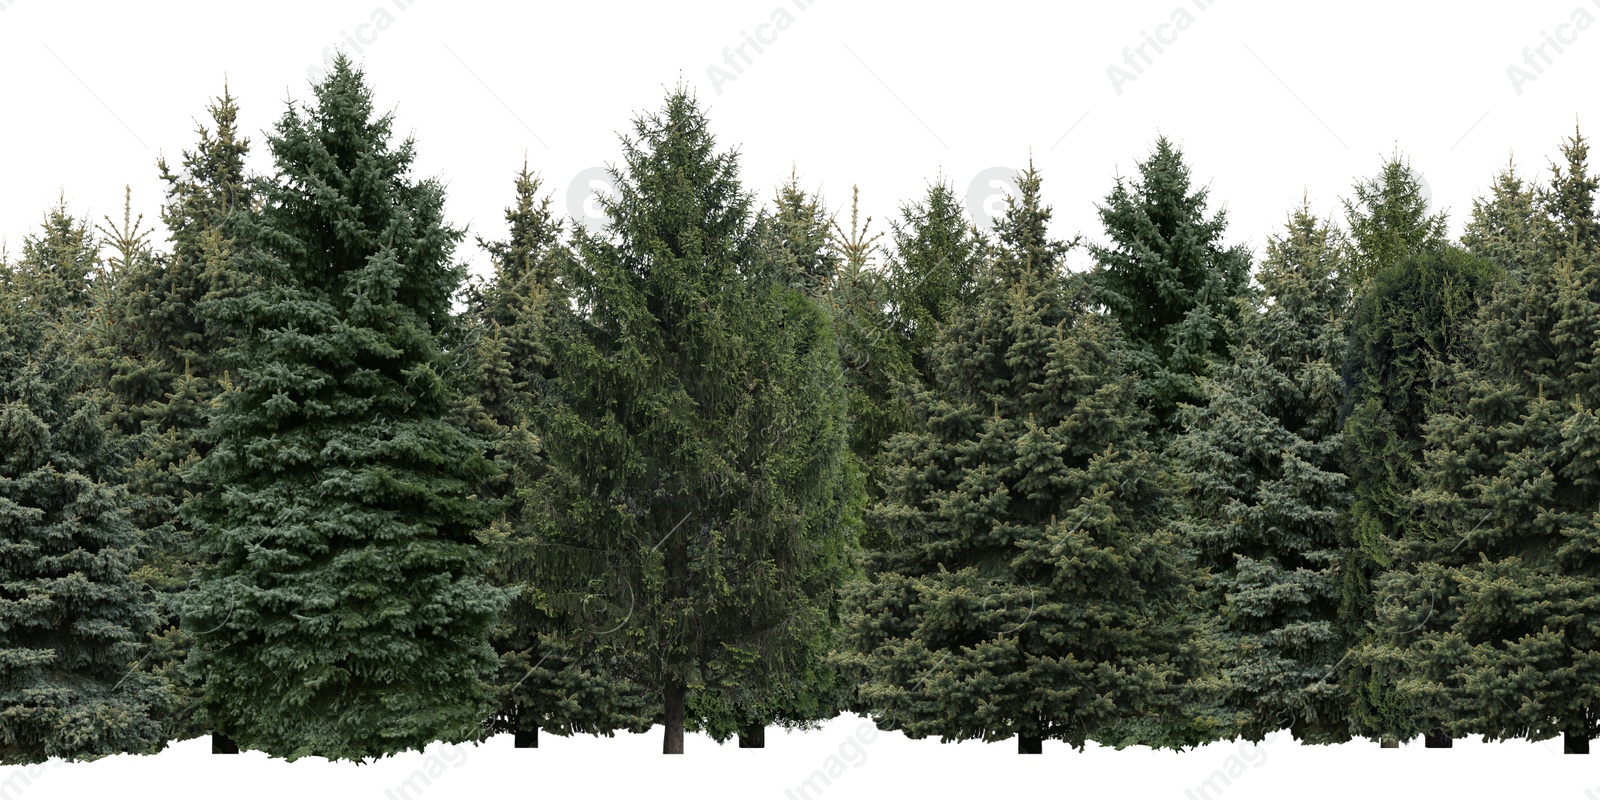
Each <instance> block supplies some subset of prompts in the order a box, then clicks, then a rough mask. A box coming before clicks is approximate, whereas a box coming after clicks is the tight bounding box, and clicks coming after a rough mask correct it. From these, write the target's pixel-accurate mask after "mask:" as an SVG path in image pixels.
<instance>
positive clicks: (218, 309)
mask: <svg viewBox="0 0 1600 800" xmlns="http://www.w3.org/2000/svg"><path fill="white" fill-rule="evenodd" d="M313 90H314V92H315V96H316V100H315V103H313V104H310V105H294V104H291V106H290V107H289V108H288V110H286V111H285V113H284V115H283V117H282V118H281V119H280V120H279V122H278V124H277V126H276V129H275V131H276V132H275V133H274V134H273V135H270V136H269V137H268V146H269V149H270V151H271V153H272V156H273V161H274V165H275V172H276V174H275V175H274V176H273V177H272V178H271V179H268V180H264V181H263V182H262V184H261V185H260V187H259V192H260V197H261V202H260V206H259V208H252V209H250V210H249V211H248V213H245V214H243V215H242V217H243V218H242V219H240V220H239V221H238V224H239V228H238V230H239V240H240V252H239V259H240V264H241V268H242V269H243V270H244V271H245V272H246V273H248V274H250V275H252V276H256V277H259V283H258V285H255V286H251V287H248V288H247V290H246V291H245V292H244V293H243V294H241V295H239V296H235V297H230V298H223V299H219V300H217V301H215V302H213V303H210V304H209V305H210V309H209V311H207V312H205V313H208V314H209V315H214V317H211V318H214V319H217V320H219V322H220V323H221V324H224V325H226V326H227V327H226V328H225V330H228V331H230V332H232V333H233V334H234V335H235V336H237V340H236V345H235V346H234V347H233V348H232V349H230V351H229V352H228V354H227V356H228V359H227V362H226V363H227V364H228V366H229V367H230V368H231V369H232V373H231V374H232V376H233V377H232V378H231V385H230V386H228V387H227V388H226V391H225V393H224V395H223V397H222V399H221V402H220V407H219V408H218V409H216V410H215V411H214V412H213V413H212V415H211V417H210V427H209V428H208V430H207V434H206V436H207V441H208V443H209V444H210V445H211V447H212V449H211V450H210V452H208V453H207V454H206V455H205V457H204V458H203V459H201V461H200V462H199V464H197V465H196V466H195V467H193V468H192V469H191V470H190V471H189V472H188V473H187V474H186V477H187V478H189V479H191V480H193V481H195V482H196V483H197V484H198V485H199V486H200V487H201V488H202V489H203V492H202V493H201V494H200V495H199V496H198V497H197V498H196V499H195V500H194V501H192V502H191V503H188V504H186V505H185V506H184V509H183V510H184V515H185V518H186V519H187V520H188V521H189V522H190V523H191V524H194V525H195V526H196V527H197V529H198V534H197V537H196V544H197V547H196V551H197V557H198V558H199V559H200V560H202V561H203V562H204V565H203V568H202V570H201V572H200V577H199V582H198V585H197V586H196V587H195V588H194V589H193V590H192V591H190V592H188V593H186V594H185V596H184V597H183V598H182V602H181V605H180V612H181V616H182V620H183V624H184V627H185V628H186V629H188V630H189V631H190V632H191V634H192V635H193V637H194V640H193V641H194V645H193V647H192V649H191V650H190V653H189V660H188V665H189V667H190V668H191V671H192V673H193V674H195V675H199V676H203V677H204V681H205V685H204V703H205V707H206V712H207V715H208V717H209V719H210V721H211V722H212V723H213V724H214V726H215V728H216V729H217V730H218V731H220V732H221V733H224V734H226V735H228V736H229V737H231V738H232V739H233V740H234V741H236V742H237V743H238V745H239V746H240V747H247V748H252V749H259V750H263V751H266V752H267V753H269V754H272V755H276V756H283V757H287V758H290V759H294V758H298V757H300V756H305V755H319V756H324V757H327V758H331V759H335V760H338V759H352V760H357V759H365V758H376V757H380V756H383V755H387V754H392V753H395V752H399V751H403V750H407V749H421V748H422V747H424V746H426V745H427V744H429V743H430V742H433V741H439V740H443V741H464V740H469V739H476V738H478V737H480V736H481V735H482V727H483V720H484V719H486V718H487V716H488V714H489V711H490V708H489V702H488V699H487V697H486V692H485V687H484V683H483V681H484V679H485V678H487V677H489V676H490V675H491V674H492V671H493V670H494V668H495V665H496V659H495V654H494V651H493V650H492V648H491V647H490V646H489V643H488V638H487V637H488V634H489V632H490V629H491V627H492V626H493V624H494V622H495V619H496V615H497V613H498V611H499V609H500V607H501V606H502V604H503V601H504V594H503V593H502V592H500V591H499V590H496V589H493V588H491V587H489V586H487V585H486V582H485V580H484V578H483V569H484V566H485V563H484V562H485V560H486V559H485V555H486V548H485V547H484V546H483V544H482V542H481V541H480V540H479V538H478V535H477V534H478V533H479V532H480V531H481V530H482V529H483V528H485V527H486V526H487V524H488V523H489V521H490V515H491V514H492V513H493V510H494V506H493V504H491V503H485V502H481V501H479V500H478V498H477V496H476V494H475V493H476V492H477V491H478V490H479V489H480V487H481V486H482V485H483V483H484V481H485V480H486V479H487V478H489V477H490V475H491V474H492V473H493V470H494V468H493V465H492V464H491V463H490V462H488V461H487V460H486V459H485V458H484V456H483V443H482V442H481V440H479V439H476V438H475V437H472V436H470V435H468V434H467V433H466V432H464V431H463V430H462V429H461V427H460V426H459V424H457V423H456V422H454V421H453V420H452V419H451V414H452V398H451V396H450V393H449V391H448V387H447V385H446V384H445V383H444V381H443V379H442V378H441V377H440V370H441V367H442V366H443V356H442V355H441V352H440V349H439V344H438V337H439V335H440V331H441V330H443V329H445V328H446V326H447V325H448V324H449V313H450V302H451V297H452V295H454V294H455V293H456V291H457V289H458V288H459V286H460V284H461V281H462V277H463V273H464V268H463V267H462V266H461V265H459V264H456V263H453V262H452V261H451V260H450V259H451V252H452V249H453V247H454V246H455V244H456V243H457V241H459V239H460V237H461V232H460V231H458V230H456V229H453V228H450V227H449V226H447V225H446V224H445V223H444V221H443V219H442V211H443V208H442V207H443V201H444V195H443V190H442V188H441V186H440V184H439V183H438V182H437V181H434V180H418V179H415V178H413V177H411V175H410V169H411V167H412V165H413V163H414V161H415V158H416V151H415V145H414V143H413V141H412V140H410V139H407V140H405V141H403V142H402V143H400V144H399V145H398V146H394V145H392V144H391V130H392V117H391V116H389V115H383V116H374V112H373V107H372V96H371V92H370V90H369V89H368V88H367V85H366V83H365V78H364V77H363V75H362V73H361V72H360V71H359V70H357V69H356V68H355V67H354V66H352V65H351V63H350V62H349V61H348V59H345V58H343V57H341V58H339V59H338V60H337V61H336V62H335V64H334V68H333V70H332V72H330V74H329V75H328V77H327V78H326V79H325V80H324V81H322V82H321V83H319V84H317V85H315V86H314V87H313Z"/></svg>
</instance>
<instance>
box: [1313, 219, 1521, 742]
mask: <svg viewBox="0 0 1600 800" xmlns="http://www.w3.org/2000/svg"><path fill="white" fill-rule="evenodd" d="M1499 275H1500V272H1499V269H1498V268H1497V267H1496V266H1495V265H1494V264H1492V263H1491V262H1488V261H1484V260H1482V259H1479V258H1475V257H1473V256H1472V255H1470V254H1468V253H1467V252H1466V251H1464V250H1461V249H1459V248H1456V247H1449V246H1447V247H1446V248H1445V249H1443V250H1439V251H1434V252H1426V253H1422V254H1420V255H1414V256H1409V257H1406V258H1404V259H1403V260H1401V261H1400V262H1399V263H1396V264H1392V265H1390V266H1387V267H1384V268H1381V269H1379V270H1378V271H1377V272H1376V273H1375V274H1374V275H1373V277H1372V280H1371V281H1370V282H1369V283H1368V284H1366V286H1365V287H1364V288H1363V289H1362V290H1361V292H1360V294H1359V296H1358V297H1359V299H1358V301H1357V306H1356V309H1355V312H1354V318H1353V321H1352V331H1351V344H1350V350H1349V354H1348V358H1347V360H1346V364H1345V377H1344V381H1345V392H1346V405H1347V411H1346V412H1345V419H1344V423H1343V425H1344V440H1345V458H1346V471H1347V474H1348V475H1349V476H1350V480H1351V493H1352V501H1351V510H1350V519H1351V524H1350V528H1349V539H1348V540H1347V541H1346V543H1345V548H1346V559H1345V563H1344V564H1343V566H1342V570H1343V582H1342V583H1343V587H1342V593H1343V597H1342V599H1341V606H1340V618H1341V620H1342V624H1343V627H1344V629H1345V630H1344V633H1345V635H1346V636H1347V637H1349V638H1350V640H1351V641H1352V650H1351V652H1350V655H1349V657H1348V658H1346V659H1345V660H1344V663H1343V666H1342V667H1341V673H1340V677H1339V683H1340V685H1341V686H1342V687H1343V688H1344V689H1345V690H1346V691H1347V692H1349V694H1350V697H1351V703H1352V705H1351V708H1350V725H1351V732H1352V733H1353V734H1355V735H1358V736H1366V737H1369V738H1374V739H1382V740H1385V743H1386V746H1387V743H1388V742H1394V741H1398V740H1402V739H1406V738H1409V737H1411V736H1415V735H1416V734H1418V733H1432V734H1434V740H1433V743H1434V744H1443V743H1444V742H1447V741H1448V740H1447V739H1440V738H1439V736H1438V729H1439V728H1440V726H1441V724H1442V722H1443V721H1442V720H1441V719H1440V718H1439V716H1438V709H1434V708H1429V707H1425V706H1414V705H1411V704H1410V703H1408V702H1406V700H1405V698H1404V697H1403V696H1402V695H1401V694H1400V693H1399V691H1398V688H1397V687H1398V683H1399V681H1401V680H1403V679H1404V678H1405V677H1406V669H1405V665H1404V664H1402V663H1399V662H1397V661H1395V660H1394V659H1392V658H1387V657H1386V653H1387V652H1388V651H1386V650H1385V649H1384V647H1385V646H1386V645H1387V644H1390V642H1389V641H1388V640H1387V637H1388V635H1389V634H1388V633H1386V629H1383V628H1381V627H1378V621H1379V620H1380V619H1382V618H1384V617H1386V616H1389V617H1392V616H1393V615H1394V614H1398V613H1401V612H1400V610H1398V609H1399V608H1400V607H1401V606H1404V598H1400V597H1397V596H1394V595H1391V594H1388V593H1386V592H1384V591H1383V590H1382V587H1381V586H1379V585H1377V584H1376V583H1374V581H1375V579H1376V577H1377V575H1378V574H1380V573H1381V572H1383V571H1385V570H1389V569H1397V568H1401V567H1403V562H1397V561H1396V560H1395V559H1396V558H1397V555H1396V552H1395V550H1396V547H1397V543H1398V542H1400V541H1402V540H1403V539H1405V538H1407V537H1409V536H1412V535H1414V530H1413V529H1414V527H1415V526H1416V525H1417V524H1418V520H1417V516H1416V509H1415V507H1414V505H1412V503H1411V497H1410V496H1411V493H1412V491H1413V490H1414V489H1416V488H1417V486H1418V485H1419V480H1420V478H1421V467H1422V463H1421V456H1422V447H1423V425H1424V423H1425V422H1426V421H1427V419H1428V417H1429V415H1431V414H1433V413H1436V412H1438V411H1440V410H1442V409H1443V408H1444V407H1445V406H1444V399H1445V397H1446V395H1445V391H1446V389H1447V388H1448V386H1449V376H1450V372H1451V370H1453V369H1454V368H1455V367H1456V366H1458V365H1460V364H1461V363H1462V362H1463V359H1466V358H1469V357H1470V355H1471V351H1470V349H1469V348H1468V346H1467V342H1468V341H1469V332H1470V327H1469V323H1470V322H1471V320H1472V317H1473V315H1474V314H1476V313H1477V309H1478V306H1479V302H1480V300H1481V298H1483V297H1485V296H1486V295H1487V293H1488V291H1489V289H1490V288H1491V286H1492V285H1493V284H1494V282H1495V281H1496V280H1497V279H1498V276H1499ZM1410 610H1411V611H1416V612H1418V613H1423V612H1422V610H1421V609H1410ZM1446 746H1447V745H1446Z"/></svg>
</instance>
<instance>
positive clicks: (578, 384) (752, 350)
mask: <svg viewBox="0 0 1600 800" xmlns="http://www.w3.org/2000/svg"><path fill="white" fill-rule="evenodd" d="M634 130H635V134H636V137H637V138H631V137H630V138H624V139H623V148H624V155H625V161H626V163H625V166H624V167H623V168H621V169H618V170H616V171H615V173H614V174H615V177H616V179H617V184H618V186H619V190H620V194H619V196H618V197H617V198H615V199H614V200H609V201H606V203H605V207H606V210H607V213H608V214H609V216H610V223H609V225H608V227H607V230H606V232H605V233H604V234H603V235H590V234H583V233H580V234H578V238H577V252H578V255H579V268H578V269H576V270H574V274H573V275H572V282H571V284H570V288H571V290H572V292H573V297H574V302H575V307H576V308H577V309H579V319H578V321H577V324H576V325H575V326H574V330H573V331H572V332H571V333H570V334H568V335H565V336H562V337H560V338H557V339H554V340H553V341H552V363H553V365H554V374H555V376H556V377H555V378H554V379H553V380H552V382H551V392H552V395H553V399H552V400H551V401H550V402H549V403H547V404H545V405H543V406H541V407H540V409H539V411H538V414H537V416H536V424H535V426H534V429H535V431H536V433H537V434H538V435H539V436H540V437H541V439H542V441H543V442H544V444H545V447H546V452H547V453H548V454H549V455H548V461H549V464H550V466H551V469H550V470H549V473H548V478H547V479H546V480H545V481H544V482H542V483H541V484H540V494H541V496H543V497H546V498H548V502H546V503H545V504H544V506H543V508H544V513H545V518H544V520H543V521H542V522H541V523H540V526H539V535H540V538H541V542H542V544H543V545H544V546H543V548H542V549H541V550H540V553H541V556H542V558H541V559H540V560H539V563H540V564H541V569H542V570H543V572H544V574H543V575H542V576H541V580H540V582H539V585H540V587H541V590H542V591H543V592H544V593H545V596H546V597H547V598H549V599H550V601H551V602H552V604H554V603H555V602H556V601H558V600H560V599H563V598H564V599H565V600H566V601H567V603H568V606H567V609H566V612H565V614H564V618H565V619H566V620H567V621H568V622H567V624H568V626H569V629H575V630H577V631H578V632H585V633H587V634H588V636H589V638H590V639H591V640H592V641H593V642H594V643H595V646H596V647H598V648H600V649H601V650H602V651H604V652H607V653H608V654H609V657H610V663H611V665H612V668H613V669H614V670H615V674H617V675H619V676H621V677H623V678H626V679H629V680H631V681H633V682H635V683H636V684H638V685H640V686H642V687H644V688H646V689H647V690H649V691H651V692H652V693H654V694H657V695H658V696H659V697H660V698H661V707H662V719H663V722H664V740H663V751H664V752H666V753H681V752H682V751H683V732H684V728H685V710H686V699H687V697H688V696H689V695H690V693H692V692H693V693H702V692H709V693H713V694H715V695H717V696H720V697H723V698H726V699H727V700H728V701H729V702H730V704H733V705H735V706H738V705H744V706H745V707H747V708H748V707H751V706H752V705H753V704H755V703H759V702H760V701H762V700H764V699H766V698H769V697H771V696H772V693H773V692H774V691H778V690H781V687H782V685H783V683H784V682H785V681H787V680H790V679H791V678H792V677H793V676H795V675H796V674H798V673H801V672H803V670H804V669H805V668H806V663H807V661H808V660H809V659H810V658H811V656H812V654H813V652H814V650H813V648H814V646H815V643H816V642H817V641H818V637H819V636H821V635H822V633H821V632H822V631H824V630H825V628H826V627H827V608H828V606H829V603H830V596H831V595H832V593H834V592H835V591H836V588H837V585H838V582H839V581H840V580H841V579H842V576H843V574H844V573H845V572H846V570H847V568H848V566H849V560H850V556H851V553H852V551H853V546H854V542H853V541H851V537H850V534H851V529H850V527H849V526H848V525H847V524H844V514H843V510H844V509H845V508H846V507H847V501H848V480H847V476H848V470H847V466H848V462H847V460H846V458H845V449H844V448H845V438H844V437H845V419H846V418H845V414H846V407H845V399H846V395H845V392H844V384H843V376H842V374H841V371H840V368H839V361H838V352H837V346H836V345H835V343H834V339H833V335H832V330H831V325H830V324H829V321H828V319H827V317H826V315H825V314H824V313H823V311H822V310H821V309H820V308H819V307H818V306H817V305H816V304H815V303H813V302H812V301H811V300H809V299H808V298H807V297H806V296H805V295H804V294H803V293H802V292H800V291H798V290H796V289H795V288H793V287H792V286H785V285H783V284H782V283H781V282H778V281H775V280H773V275H774V272H775V267H774V265H772V264H771V263H768V259H767V257H766V256H767V255H768V254H769V253H770V249H769V248H766V247H763V243H764V242H765V241H766V239H765V237H763V236H762V235H761V233H760V231H759V230H757V229H756V226H755V224H754V220H753V219H752V214H751V210H750V204H751V200H750V197H749V196H748V195H747V194H746V193H745V192H744V191H743V190H742V189H741V188H740V185H739V182H738V168H737V161H736V157H735V155H734V154H733V153H731V152H717V151H716V143H715V140H714V139H713V137H712V136H711V135H710V133H709V132H708V130H707V123H706V120H705V117H704V115H703V114H702V112H701V111H700V109H699V108H698V106H697V105H696V103H695V101H694V100H693V99H692V98H691V97H690V96H689V95H688V94H687V93H686V92H685V91H684V90H682V89H681V88H680V89H678V90H676V91H674V92H672V93H671V94H670V95H669V96H668V98H667V100H666V103H665V106H664V108H663V109H662V111H661V112H659V113H657V114H651V115H646V116H643V117H640V118H638V119H636V120H635V123H634Z"/></svg>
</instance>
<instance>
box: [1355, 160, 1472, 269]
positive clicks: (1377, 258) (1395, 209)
mask: <svg viewBox="0 0 1600 800" xmlns="http://www.w3.org/2000/svg"><path fill="white" fill-rule="evenodd" d="M1354 188H1355V198H1354V199H1348V200H1345V201H1344V211H1345V224H1346V225H1347V226H1348V227H1349V230H1350V236H1349V239H1348V240H1347V241H1348V242H1349V245H1350V253H1349V259H1350V272H1351V274H1352V276H1353V281H1352V284H1351V285H1352V287H1353V288H1359V287H1360V286H1361V285H1363V284H1365V283H1367V282H1368V281H1370V280H1372V279H1373V276H1375V275H1376V274H1377V273H1378V271H1379V270H1381V269H1384V268H1385V267H1389V266H1392V265H1394V264H1398V263H1399V262H1400V261H1401V260H1402V259H1405V258H1407V257H1409V256H1413V255H1416V254H1418V253H1424V252H1428V251H1431V250H1437V249H1439V248H1440V247H1442V246H1444V243H1445V229H1446V225H1447V221H1446V219H1445V215H1444V214H1443V213H1442V212H1441V213H1438V214H1433V215H1429V214H1428V198H1427V197H1425V196H1423V192H1422V179H1421V177H1420V176H1418V175H1417V173H1416V172H1414V171H1413V170H1412V169H1411V165H1410V163H1409V162H1407V161H1406V160H1405V159H1403V158H1402V157H1401V156H1400V154H1399V153H1398V152H1396V153H1394V154H1392V155H1390V156H1389V157H1388V158H1386V159H1384V161H1383V166H1382V167H1381V168H1380V169H1379V171H1378V174H1377V175H1375V176H1373V177H1371V178H1368V179H1367V180H1365V181H1361V182H1358V183H1357V184H1356V185H1355V187H1354Z"/></svg>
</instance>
